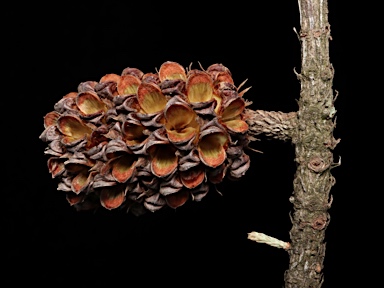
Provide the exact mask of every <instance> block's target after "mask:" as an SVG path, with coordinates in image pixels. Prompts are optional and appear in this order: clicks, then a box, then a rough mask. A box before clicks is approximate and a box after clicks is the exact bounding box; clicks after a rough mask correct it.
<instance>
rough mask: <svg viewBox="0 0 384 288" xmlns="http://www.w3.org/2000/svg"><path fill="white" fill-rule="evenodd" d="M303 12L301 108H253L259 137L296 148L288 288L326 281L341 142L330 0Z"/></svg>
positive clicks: (304, 2)
mask: <svg viewBox="0 0 384 288" xmlns="http://www.w3.org/2000/svg"><path fill="white" fill-rule="evenodd" d="M298 4H299V10H300V26H301V29H300V32H299V33H298V37H299V39H300V43H301V72H300V73H296V75H297V77H298V79H299V81H300V84H301V91H300V98H299V101H298V105H299V109H298V111H297V112H290V113H283V112H267V111H260V110H256V111H251V110H248V111H247V113H248V115H249V120H248V123H249V124H250V127H251V128H250V130H251V132H252V133H253V134H254V135H258V134H262V133H263V134H265V135H266V136H268V137H271V138H273V139H278V140H282V141H291V142H292V143H293V145H294V147H295V162H296V164H297V168H296V173H295V176H294V180H293V187H294V191H293V194H292V196H291V197H290V199H289V200H290V202H291V203H292V204H293V211H292V215H291V221H292V229H291V230H290V240H291V243H290V249H287V252H288V253H289V259H290V261H289V268H288V269H287V270H286V272H285V275H284V280H285V287H286V288H319V287H321V286H322V284H323V281H324V275H323V266H324V257H325V248H326V247H325V246H326V245H325V242H324V239H325V231H326V228H327V226H328V224H329V221H330V217H329V212H328V210H329V208H330V206H331V203H332V196H331V195H330V190H331V187H332V186H333V185H334V184H335V178H334V177H333V176H332V174H331V169H332V168H333V167H335V166H338V165H339V164H340V163H334V160H333V152H332V150H333V149H334V148H335V146H336V145H337V143H338V142H339V140H336V139H335V138H334V137H333V130H334V128H335V122H336V121H335V118H334V117H335V113H336V110H335V107H334V102H335V100H336V96H337V93H336V96H334V94H333V90H332V84H333V77H334V69H333V67H332V64H331V63H330V59H329V41H330V39H331V34H330V31H331V30H330V24H329V23H328V3H327V0H298Z"/></svg>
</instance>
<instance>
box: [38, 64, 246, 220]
mask: <svg viewBox="0 0 384 288" xmlns="http://www.w3.org/2000/svg"><path fill="white" fill-rule="evenodd" d="M239 88H240V87H236V86H235V85H234V82H233V79H232V75H231V72H230V71H229V69H228V68H227V67H225V66H223V65H222V64H213V65H211V66H209V67H208V68H207V69H206V70H203V69H201V70H200V69H185V68H184V67H183V66H181V65H180V64H178V63H176V62H172V61H167V62H165V63H163V64H162V65H161V67H160V69H159V71H158V72H157V73H144V72H142V71H140V70H139V69H137V68H130V67H128V68H125V69H124V70H123V71H122V73H121V74H120V75H118V74H106V75H104V76H103V77H101V79H100V80H99V81H98V82H97V81H86V82H83V83H80V84H79V85H78V88H77V91H76V92H70V93H68V94H67V95H65V96H64V97H63V98H62V99H60V100H59V101H58V102H57V103H56V104H55V105H54V110H53V111H51V112H49V113H47V114H46V115H45V116H44V131H43V132H42V133H41V135H40V139H41V140H42V141H44V142H46V143H47V147H46V148H45V151H44V153H45V154H46V155H47V156H48V161H47V166H48V170H49V172H50V173H51V175H52V178H55V179H57V180H58V188H57V189H58V190H60V191H63V192H65V193H66V199H67V201H68V202H69V204H70V205H72V206H74V207H75V208H76V209H77V210H90V209H95V208H98V207H104V208H106V209H108V210H111V209H117V208H118V209H126V211H131V212H132V213H133V214H135V215H141V214H142V213H144V212H146V211H152V212H154V211H157V210H159V209H161V208H163V207H171V208H174V209H176V208H178V207H180V206H182V205H183V204H184V203H186V202H187V201H188V200H192V201H200V200H202V199H203V198H204V196H205V195H206V194H207V193H208V191H209V189H210V187H212V185H213V186H214V185H217V184H219V183H221V182H222V181H223V180H224V179H225V178H228V179H229V180H237V179H239V178H241V177H242V176H243V175H244V174H245V173H246V171H247V170H248V168H249V165H250V158H249V156H248V155H247V154H246V153H245V152H244V150H245V149H246V148H247V147H248V143H249V141H250V139H251V137H250V136H249V135H248V132H249V127H248V124H247V119H246V113H245V111H244V110H245V107H246V106H247V105H249V104H250V103H249V102H247V101H246V100H245V99H244V98H243V95H244V93H245V92H246V91H247V90H248V89H249V88H248V89H245V90H243V91H242V92H240V91H238V90H239Z"/></svg>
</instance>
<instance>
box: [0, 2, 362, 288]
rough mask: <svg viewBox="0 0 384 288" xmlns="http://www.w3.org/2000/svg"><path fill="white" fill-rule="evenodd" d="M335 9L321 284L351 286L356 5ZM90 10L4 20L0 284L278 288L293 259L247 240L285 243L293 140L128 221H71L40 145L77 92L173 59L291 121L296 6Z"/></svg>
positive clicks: (110, 216)
mask: <svg viewBox="0 0 384 288" xmlns="http://www.w3.org/2000/svg"><path fill="white" fill-rule="evenodd" d="M206 2H208V1H206ZM336 2H340V1H330V3H329V11H330V13H329V22H330V24H331V35H332V37H333V40H332V41H331V42H330V55H331V56H330V57H331V63H332V64H333V66H334V68H335V71H336V73H335V78H334V85H333V87H334V89H335V90H337V91H338V92H339V96H338V99H337V101H336V103H335V107H336V109H337V126H336V129H335V132H334V136H335V138H341V142H340V144H339V145H338V146H337V147H336V149H335V151H334V157H335V161H338V158H339V156H341V158H342V165H341V166H340V167H338V168H336V169H334V170H332V173H333V175H334V176H335V177H336V185H335V186H334V187H333V188H332V190H331V194H332V195H333V197H334V201H333V204H332V207H331V209H330V211H329V212H330V215H331V221H330V225H329V226H328V228H327V230H326V242H327V250H326V258H325V262H324V264H325V270H324V275H325V282H324V284H323V287H325V288H327V287H336V286H337V284H338V283H340V281H342V282H344V284H346V282H347V281H348V277H349V276H350V273H351V272H353V270H351V269H347V270H346V269H342V267H346V266H348V263H349V262H350V260H351V259H350V257H351V256H350V251H351V250H350V249H351V246H350V245H349V244H347V243H351V241H352V240H353V237H352V234H353V233H354V232H353V231H352V229H351V226H352V225H351V218H352V216H351V211H352V209H353V205H355V204H356V203H355V201H356V202H357V200H356V197H353V196H351V195H354V193H358V191H356V190H354V189H351V188H350V187H349V186H348V185H349V184H348V181H350V180H351V177H352V178H353V176H352V175H353V174H352V173H354V171H353V168H352V166H353V163H354V161H355V159H356V158H354V156H352V154H353V152H352V148H350V147H351V145H352V142H354V141H355V139H356V138H355V137H354V136H353V134H352V127H353V123H354V121H355V117H354V115H355V114H354V113H355V112H354V108H353V107H356V105H357V104H356V103H357V97H358V95H357V87H356V83H357V82H356V81H355V80H356V79H357V78H356V77H357V76H356V74H355V73H354V68H355V65H357V63H356V62H358V61H359V60H358V59H357V60H355V61H354V62H353V63H351V61H350V57H351V55H354V54H355V53H358V51H356V50H357V49H356V48H355V46H354V45H353V42H352V40H351V37H350V36H351V33H352V32H351V29H352V28H353V27H355V28H358V25H357V24H354V23H353V22H352V21H351V19H352V16H353V13H352V12H353V11H354V10H353V9H354V7H351V6H348V7H342V5H341V4H338V3H336ZM95 3H96V2H95ZM95 3H94V4H92V5H88V6H87V5H80V4H76V5H72V6H68V4H62V3H60V4H55V5H54V6H53V5H44V6H43V5H36V4H33V5H32V4H29V5H27V6H26V5H23V6H21V7H15V8H14V9H13V10H12V9H11V10H10V11H8V12H7V13H8V14H9V15H8V20H7V21H8V22H7V23H6V25H4V26H3V27H4V31H3V44H2V46H3V49H4V48H5V52H3V54H2V55H3V61H4V63H6V66H5V68H4V67H3V73H5V74H6V79H7V78H8V77H9V80H6V81H4V82H3V93H4V91H5V92H6V93H4V94H5V95H3V99H5V100H6V102H5V103H6V105H4V106H3V112H4V113H5V114H4V115H7V116H3V125H2V128H3V129H2V130H3V133H2V135H3V136H2V145H3V146H2V147H3V149H2V151H3V156H4V159H6V160H4V162H3V169H2V170H3V172H2V174H3V176H2V177H4V179H5V182H6V185H5V189H4V191H3V195H5V197H3V201H2V202H3V205H2V206H3V211H4V212H5V214H4V215H5V217H4V218H3V219H2V222H3V224H2V231H3V232H2V233H3V234H2V235H4V236H3V239H5V244H3V249H2V250H3V253H4V254H5V257H1V258H2V259H5V260H3V261H4V264H5V266H3V267H6V270H5V274H4V275H5V277H3V280H5V281H8V282H7V283H8V286H7V285H6V286H3V287H14V286H16V284H17V283H22V282H23V281H27V283H29V284H38V285H48V284H49V285H50V286H52V287H56V286H58V285H65V284H71V285H72V284H79V285H80V284H81V285H82V286H83V287H95V286H96V287H97V286H99V285H100V286H102V285H103V286H107V287H117V285H126V286H130V285H148V286H149V285H174V284H177V286H184V285H203V284H215V285H216V286H219V285H222V284H228V283H233V285H234V286H236V287H245V285H247V286H248V285H251V286H255V287H268V288H269V287H272V288H274V287H282V285H283V283H284V271H285V270H286V269H287V268H288V264H289V258H288V254H287V253H286V252H285V251H283V250H282V249H277V248H273V247H269V246H267V245H265V244H257V243H255V242H251V241H249V240H247V233H249V232H251V231H258V232H261V233H265V234H268V235H270V236H273V237H276V238H278V239H281V240H284V241H289V230H290V228H291V222H290V218H289V213H290V211H291V209H292V206H291V203H290V202H289V201H288V198H289V197H290V196H291V194H292V190H293V185H292V180H293V175H294V172H295V163H294V160H293V159H294V147H293V146H292V145H291V144H290V143H283V142H279V141H275V140H265V139H263V140H262V141H258V142H254V143H253V144H252V147H253V148H255V149H257V150H261V151H263V154H259V153H253V152H251V153H249V154H250V156H251V168H250V169H249V170H248V172H247V174H246V175H245V176H244V177H243V179H242V180H241V181H239V182H236V183H233V182H228V181H225V182H224V183H222V184H221V185H220V186H219V187H218V188H219V190H220V192H221V193H222V194H223V195H222V196H220V195H219V194H218V193H216V192H215V191H210V192H209V194H208V196H206V198H204V199H203V201H202V202H200V203H188V204H186V205H184V206H182V207H180V208H178V209H177V210H161V211H158V212H155V213H148V214H147V215H144V216H141V217H139V218H137V217H135V216H132V215H130V214H122V213H121V212H117V211H106V210H105V211H103V210H98V211H97V212H96V213H86V212H84V213H79V212H75V211H74V210H73V209H72V208H71V207H70V206H69V204H67V202H66V200H65V195H64V193H62V192H60V191H57V190H56V188H57V183H56V182H55V181H54V180H53V179H51V176H50V174H49V173H48V170H47V165H46V160H47V158H46V157H45V155H44V153H43V151H44V148H45V143H43V142H42V141H40V140H39V135H40V134H41V132H42V131H43V116H44V115H45V114H46V113H47V112H49V111H51V110H53V106H54V104H55V103H56V102H57V101H58V100H59V99H61V97H62V96H64V95H65V94H66V93H68V92H71V91H75V90H76V88H77V85H78V84H79V83H80V82H83V81H87V80H94V81H98V80H99V79H100V78H101V77H102V76H103V75H105V74H107V73H117V74H119V73H120V72H121V71H122V70H123V69H124V68H126V67H136V68H139V69H140V70H142V71H143V72H155V69H156V68H159V67H160V65H161V64H162V63H163V62H165V61H168V60H171V61H176V62H178V63H180V64H182V65H183V66H184V67H187V66H189V65H190V63H192V65H193V66H192V67H195V68H198V67H199V63H201V65H202V66H203V67H204V68H207V67H208V66H209V65H211V64H214V63H222V64H224V65H225V66H226V67H228V68H229V69H230V70H231V72H232V75H233V78H234V81H235V84H237V85H238V84H240V83H241V82H242V81H244V80H245V79H248V81H247V84H246V87H248V86H252V88H251V90H250V91H248V92H247V93H246V95H245V97H246V98H247V99H248V100H250V101H252V102H253V104H252V105H251V108H252V109H262V110H267V111H283V112H290V111H296V110H297V109H298V106H297V104H296V100H297V99H298V97H299V92H300V83H299V81H298V80H297V78H296V76H295V74H294V72H293V69H294V68H296V70H297V71H298V72H299V71H300V65H301V63H300V43H299V41H298V39H297V36H296V34H295V33H294V31H293V28H294V27H295V28H296V29H297V31H299V30H300V26H299V25H300V23H299V10H298V6H297V1H262V2H254V3H257V4H252V3H253V2H251V1H249V2H246V1H236V3H227V2H212V3H198V2H175V3H168V2H153V1H145V2H144V1H143V2H142V3H139V2H132V3H131V2H127V3H124V4H122V3H120V4H119V3H113V2H106V3H98V4H97V5H96V4H95ZM349 5H350V4H349ZM7 27H8V28H7ZM3 51H4V50H3ZM3 103H4V102H3ZM352 159H353V160H352ZM362 201H364V200H363V199H360V200H359V204H360V205H364V204H363V203H362ZM3 271H4V270H3ZM360 276H361V275H360ZM356 277H359V275H358V274H357V275H356V274H355V275H354V279H356ZM11 283H13V285H11ZM343 287H344V286H343ZM345 287H346V286H345Z"/></svg>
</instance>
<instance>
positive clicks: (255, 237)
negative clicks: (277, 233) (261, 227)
mask: <svg viewBox="0 0 384 288" xmlns="http://www.w3.org/2000/svg"><path fill="white" fill-rule="evenodd" d="M248 239H250V240H252V241H256V242H258V243H265V244H268V245H270V246H273V247H276V248H283V249H284V250H288V249H290V248H291V244H290V243H288V242H284V241H281V240H278V239H276V238H273V237H271V236H268V235H265V234H263V233H258V232H251V233H248Z"/></svg>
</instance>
